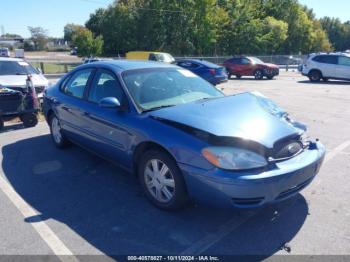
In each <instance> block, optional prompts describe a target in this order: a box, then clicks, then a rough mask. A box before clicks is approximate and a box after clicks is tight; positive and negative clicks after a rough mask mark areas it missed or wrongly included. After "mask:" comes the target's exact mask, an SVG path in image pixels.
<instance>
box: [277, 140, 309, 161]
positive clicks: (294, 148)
mask: <svg viewBox="0 0 350 262" xmlns="http://www.w3.org/2000/svg"><path fill="white" fill-rule="evenodd" d="M302 150H303V145H302V143H301V142H299V141H293V142H291V143H288V144H287V145H285V146H283V147H282V148H280V149H279V150H278V151H277V152H276V153H275V158H276V159H281V158H289V157H293V156H295V155H297V154H298V153H300V152H301V151H302Z"/></svg>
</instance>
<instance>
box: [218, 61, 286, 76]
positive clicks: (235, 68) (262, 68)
mask: <svg viewBox="0 0 350 262" xmlns="http://www.w3.org/2000/svg"><path fill="white" fill-rule="evenodd" d="M223 65H224V67H225V68H226V71H227V73H228V76H229V78H230V77H231V76H232V75H235V76H236V77H237V78H241V77H242V76H254V77H255V79H258V80H261V79H263V78H264V76H265V77H267V78H268V79H273V78H274V77H275V76H277V75H279V67H278V66H277V65H275V64H268V63H264V62H263V61H261V60H260V59H259V58H256V57H248V56H240V57H233V58H230V59H228V60H226V61H225V62H224V64H223Z"/></svg>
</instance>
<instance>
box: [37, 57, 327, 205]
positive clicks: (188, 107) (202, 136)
mask: <svg viewBox="0 0 350 262" xmlns="http://www.w3.org/2000/svg"><path fill="white" fill-rule="evenodd" d="M44 114H45V117H46V120H47V122H48V124H49V126H50V130H51V135H52V141H53V143H54V144H55V145H56V146H57V147H58V148H64V147H66V146H67V145H69V144H70V143H71V142H73V143H75V144H78V145H80V146H82V147H84V148H86V149H88V150H89V151H91V152H93V153H95V154H97V155H99V156H101V157H103V158H106V159H109V160H111V161H113V162H114V163H117V164H118V165H119V166H121V167H122V168H124V169H126V170H128V171H130V172H132V173H135V174H137V176H138V178H139V181H140V185H141V187H142V189H143V191H144V193H145V196H146V197H147V198H148V199H149V200H150V201H151V202H152V203H153V204H154V205H155V206H157V207H159V208H162V209H166V210H174V209H178V208H181V207H184V205H186V204H187V203H188V202H189V201H190V200H195V201H200V202H203V203H208V204H214V205H216V206H226V207H241V208H250V207H259V206H262V205H265V204H267V203H272V202H276V201H281V200H284V199H287V198H289V197H291V196H293V195H295V194H297V193H298V192H299V191H300V190H301V189H303V188H304V187H305V186H307V185H308V184H309V183H310V182H311V181H312V180H313V179H314V177H315V175H316V174H317V173H318V171H319V169H320V166H321V164H322V161H323V159H324V155H325V148H324V147H323V145H322V144H321V143H320V142H318V141H313V140H310V139H307V138H306V136H305V130H306V128H305V126H304V125H302V124H300V123H298V122H295V121H293V120H291V119H290V118H289V116H288V114H287V113H286V112H285V111H283V110H282V109H281V108H279V107H278V106H277V105H275V104H274V103H273V102H272V101H271V100H269V99H267V98H266V97H264V96H263V95H261V94H259V93H242V94H238V95H233V96H225V95H224V94H223V93H221V92H220V91H219V90H217V89H216V88H215V87H213V86H212V85H210V84H209V83H208V82H207V81H205V80H203V79H202V78H200V77H198V76H197V75H195V74H193V73H192V72H191V71H188V70H185V69H183V68H181V67H177V66H174V65H168V64H161V63H156V62H141V61H133V62H131V61H114V62H113V61H104V62H95V63H91V64H86V65H82V66H79V67H77V68H76V69H74V70H73V71H71V72H70V73H68V74H67V75H66V76H64V77H63V78H62V79H61V80H60V81H59V82H58V83H57V84H56V85H55V86H52V87H50V88H48V89H46V91H45V96H44Z"/></svg>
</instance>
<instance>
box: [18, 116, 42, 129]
mask: <svg viewBox="0 0 350 262" xmlns="http://www.w3.org/2000/svg"><path fill="white" fill-rule="evenodd" d="M20 119H21V121H22V122H23V125H24V126H25V127H34V126H36V125H37V124H38V117H37V115H36V114H34V113H32V114H24V115H21V116H20Z"/></svg>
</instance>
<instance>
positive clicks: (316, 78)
mask: <svg viewBox="0 0 350 262" xmlns="http://www.w3.org/2000/svg"><path fill="white" fill-rule="evenodd" d="M321 78H322V74H321V72H320V71H317V70H313V71H311V72H310V73H309V79H310V81H311V82H320V81H321Z"/></svg>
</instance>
